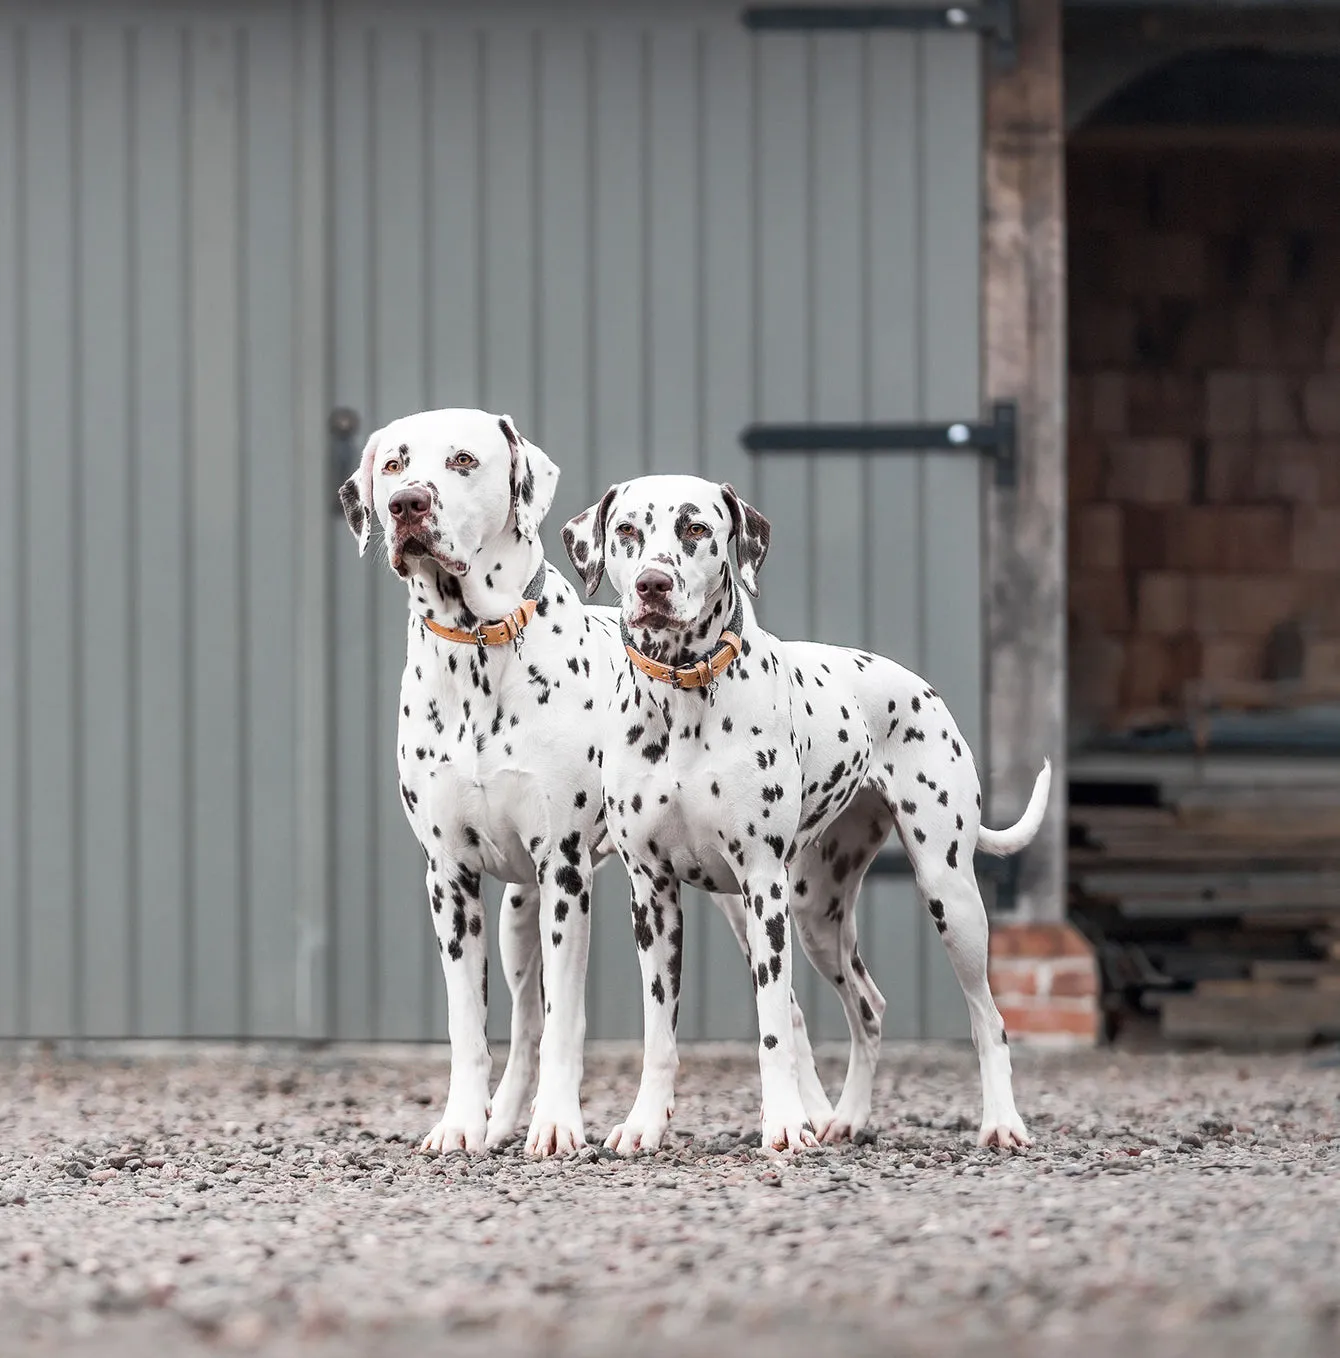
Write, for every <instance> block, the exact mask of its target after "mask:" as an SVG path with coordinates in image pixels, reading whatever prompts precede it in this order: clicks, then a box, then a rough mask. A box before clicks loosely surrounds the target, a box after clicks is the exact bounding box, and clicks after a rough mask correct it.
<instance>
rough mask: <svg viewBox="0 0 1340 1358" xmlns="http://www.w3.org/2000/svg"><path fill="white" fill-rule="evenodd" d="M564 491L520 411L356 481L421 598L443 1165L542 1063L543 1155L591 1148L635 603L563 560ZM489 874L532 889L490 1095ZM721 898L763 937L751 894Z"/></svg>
mask: <svg viewBox="0 0 1340 1358" xmlns="http://www.w3.org/2000/svg"><path fill="white" fill-rule="evenodd" d="M557 482H558V468H557V467H556V466H555V465H554V463H553V462H552V461H550V459H549V458H548V457H547V456H546V455H545V453H544V452H543V451H542V450H541V449H540V448H538V447H537V446H536V445H535V444H533V443H530V442H528V441H527V440H526V439H524V438H522V437H521V435H520V434H519V433H518V432H517V430H516V427H515V426H514V424H513V422H512V421H511V419H509V418H508V417H507V416H506V415H491V414H488V413H487V412H485V411H482V410H465V409H456V410H434V411H425V412H423V413H420V414H416V415H410V416H407V417H405V418H403V419H398V420H395V421H393V422H392V423H390V424H388V425H386V426H385V428H382V429H378V430H377V431H376V432H375V433H373V434H372V436H371V437H370V438H369V439H368V441H367V444H366V446H365V447H364V449H363V455H362V459H361V461H360V464H359V467H358V470H357V471H356V472H355V473H354V475H353V476H351V477H350V478H349V479H348V481H346V482H345V483H344V485H343V486H342V487H341V488H340V500H341V502H342V504H343V506H344V511H345V515H346V517H347V519H348V521H349V526H350V528H351V529H352V530H353V533H354V536H355V537H356V538H357V539H358V544H359V552H360V555H361V554H363V553H364V552H366V550H367V547H368V543H369V541H370V538H371V529H372V521H373V519H374V517H375V518H376V519H377V520H378V521H379V523H380V525H381V528H382V531H383V535H384V540H385V544H386V549H387V560H388V563H389V565H390V566H391V568H392V570H394V571H395V572H396V574H397V575H399V576H400V577H401V578H402V579H403V580H404V581H405V583H406V585H407V587H408V594H409V624H408V640H407V653H406V660H405V670H404V675H403V678H402V680H401V689H400V717H399V731H398V738H397V759H398V767H399V772H400V786H401V797H402V799H403V802H404V807H405V811H406V814H407V816H408V818H409V823H410V825H411V827H412V828H413V831H414V834H415V836H416V838H417V839H418V841H419V844H420V845H421V847H422V849H423V853H424V857H425V858H426V859H427V861H428V881H427V885H428V895H429V900H430V904H431V908H432V912H433V913H432V918H433V925H434V928H435V931H436V933H437V941H438V946H439V948H440V950H441V953H442V969H443V974H444V977H445V980H446V986H447V1006H448V1030H449V1034H450V1039H451V1083H450V1087H449V1092H448V1095H447V1100H446V1107H445V1108H444V1110H443V1113H442V1117H441V1118H440V1119H439V1121H438V1123H437V1125H436V1126H435V1127H434V1128H433V1129H432V1130H431V1131H430V1132H429V1134H428V1135H427V1137H426V1138H425V1139H424V1143H423V1149H425V1150H429V1151H450V1150H465V1151H469V1152H478V1151H482V1150H484V1149H485V1148H486V1147H489V1146H494V1145H497V1144H498V1143H500V1142H501V1141H503V1140H505V1139H506V1138H508V1137H509V1136H511V1134H512V1133H513V1132H514V1130H515V1129H516V1126H517V1123H518V1121H519V1120H520V1118H521V1116H522V1112H523V1108H524V1105H525V1102H526V1099H527V1097H528V1095H529V1093H530V1091H531V1089H532V1087H533V1085H534V1082H535V1078H536V1068H537V1065H538V1089H537V1090H536V1093H535V1099H534V1103H533V1106H532V1116H531V1121H530V1129H529V1132H528V1135H527V1138H526V1146H527V1149H528V1151H529V1152H530V1153H531V1154H533V1155H539V1156H544V1155H551V1154H558V1155H563V1154H570V1153H572V1152H573V1151H575V1150H577V1149H578V1148H580V1147H581V1146H582V1145H583V1144H584V1128H583V1121H582V1110H581V1102H580V1086H581V1077H582V1047H583V1042H584V1038H585V1031H586V1017H585V1014H586V1010H585V980H586V963H587V945H588V940H589V933H590V918H589V911H590V902H591V879H592V873H593V871H594V869H595V867H596V865H597V864H598V863H599V862H600V861H601V860H602V859H605V858H607V857H609V855H610V853H611V847H610V844H609V839H608V836H607V835H606V833H605V824H604V819H605V818H604V809H603V807H602V804H601V796H600V763H601V759H602V753H603V743H604V735H605V732H606V730H607V723H608V715H607V714H608V707H609V701H610V694H611V690H612V686H613V681H614V676H615V664H616V662H618V663H620V664H621V663H622V657H623V652H622V646H621V643H620V640H619V625H618V615H617V613H616V612H615V610H613V609H606V608H587V607H585V606H584V605H583V604H582V602H581V601H580V599H579V597H578V595H577V592H576V590H574V589H573V587H572V586H571V585H570V584H569V583H568V582H567V580H565V579H564V577H563V576H562V575H560V574H559V572H558V571H556V570H554V569H553V567H552V566H549V565H547V564H546V562H545V560H544V552H543V548H542V546H541V544H540V540H539V525H540V523H541V522H542V520H543V519H544V516H545V514H546V513H547V512H548V509H549V506H550V504H551V503H552V501H553V497H554V490H555V487H556V485H557ZM486 873H487V874H489V875H490V876H493V877H497V878H501V879H503V880H506V881H510V882H511V883H513V885H511V886H509V887H508V889H507V890H506V892H505V893H504V905H503V913H502V920H501V926H502V927H501V935H500V950H501V954H502V961H503V966H504V968H505V971H506V980H507V985H508V989H509V990H510V992H511V997H512V1029H511V1038H512V1040H511V1045H510V1047H509V1050H508V1057H507V1065H506V1068H505V1070H504V1072H503V1075H502V1079H501V1081H500V1083H499V1085H498V1089H497V1092H496V1093H495V1094H494V1096H493V1098H492V1099H491V1100H490V1097H489V1078H490V1057H489V1049H488V1042H487V1038H486V1035H485V1017H486V1012H487V1004H488V977H487V946H486V945H487V940H486V936H485V928H486V922H485V915H484V904H483V898H482V894H481V876H482V875H483V874H486ZM718 904H719V905H720V906H721V907H722V909H723V910H724V911H725V912H726V914H727V916H728V917H729V918H730V920H731V924H732V927H733V929H734V930H735V932H736V935H737V937H740V938H741V939H743V936H744V928H745V926H744V912H743V909H742V904H741V902H740V900H739V898H738V897H723V898H720V899H718ZM676 946H678V944H676ZM541 959H542V961H541ZM541 965H542V967H543V972H541ZM542 975H543V985H542V984H541V976H542ZM793 1026H794V1030H795V1035H796V1042H797V1050H798V1052H799V1053H800V1057H801V1065H802V1068H803V1069H804V1070H805V1071H806V1073H805V1075H804V1077H803V1078H804V1080H805V1082H806V1085H807V1087H809V1088H811V1089H820V1087H819V1082H818V1078H817V1076H816V1075H815V1073H814V1062H813V1057H812V1055H811V1053H810V1048H809V1041H808V1038H807V1036H806V1034H805V1028H804V1019H803V1018H802V1017H801V1014H800V1010H799V1007H798V1006H796V1005H795V1004H794V1001H793V1002H792V1006H791V1014H790V1017H789V1021H788V1028H791V1027H793ZM818 1097H819V1098H822V1090H821V1089H820V1092H819V1095H818Z"/></svg>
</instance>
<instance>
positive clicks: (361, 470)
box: [340, 429, 382, 556]
mask: <svg viewBox="0 0 1340 1358" xmlns="http://www.w3.org/2000/svg"><path fill="white" fill-rule="evenodd" d="M381 434H382V431H381V430H380V429H376V430H374V431H373V432H372V434H371V435H370V436H369V438H368V441H367V442H366V443H365V444H364V445H363V456H362V458H361V459H360V460H359V463H358V470H357V471H356V472H355V473H354V474H353V475H352V476H351V477H350V478H349V479H348V480H347V481H346V482H345V483H344V484H343V485H342V486H341V487H340V506H341V508H343V510H344V517H345V518H346V519H347V520H348V522H349V531H350V532H351V533H352V534H353V535H354V537H356V538H357V539H358V554H359V556H362V555H363V553H364V552H366V551H367V549H368V539H369V538H370V537H371V535H372V459H373V457H374V456H375V455H376V452H377V440H378V439H379V438H381Z"/></svg>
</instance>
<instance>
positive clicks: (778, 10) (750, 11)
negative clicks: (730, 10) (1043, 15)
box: [740, 0, 1018, 71]
mask: <svg viewBox="0 0 1340 1358" xmlns="http://www.w3.org/2000/svg"><path fill="white" fill-rule="evenodd" d="M740 22H741V23H743V24H744V26H745V27H746V28H748V29H752V30H754V31H755V32H767V33H779V32H795V31H797V30H806V29H841V30H844V31H846V32H851V31H853V30H860V29H869V28H903V29H922V30H925V29H940V30H942V31H946V32H950V33H982V34H986V35H989V36H990V37H991V39H992V56H993V60H994V63H995V65H996V68H997V69H998V70H1002V71H1009V70H1013V69H1014V64H1015V61H1016V60H1017V58H1018V51H1017V45H1016V39H1015V14H1014V0H979V2H978V3H976V4H962V5H954V4H951V5H750V6H749V7H748V8H747V9H745V10H743V11H742V12H741V14H740Z"/></svg>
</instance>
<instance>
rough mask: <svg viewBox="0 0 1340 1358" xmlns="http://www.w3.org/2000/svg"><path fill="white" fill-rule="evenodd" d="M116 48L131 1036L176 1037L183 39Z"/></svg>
mask: <svg viewBox="0 0 1340 1358" xmlns="http://www.w3.org/2000/svg"><path fill="white" fill-rule="evenodd" d="M130 42H131V97H132V99H133V108H132V119H131V133H132V135H131V161H132V165H131V203H132V207H133V212H134V217H133V226H132V231H131V237H132V256H131V262H130V304H129V315H128V317H127V321H128V331H129V339H130V351H131V367H132V374H131V379H130V380H131V389H132V406H131V438H130V446H131V449H132V453H133V458H132V464H131V466H130V468H129V475H130V477H131V482H132V486H133V489H134V493H133V495H132V497H131V499H132V504H133V506H134V512H135V514H136V521H135V529H136V531H135V533H134V538H133V541H134V544H135V578H134V597H135V604H136V615H137V616H136V622H135V648H134V663H135V674H136V699H137V703H136V711H135V717H134V722H133V728H134V739H133V745H132V749H133V755H134V767H135V769H136V774H137V787H136V789H135V803H136V805H135V827H136V838H135V844H134V848H133V853H134V860H135V865H136V879H137V903H138V916H139V918H138V926H139V927H138V934H137V945H138V957H139V975H140V977H141V978H142V991H141V995H140V1006H139V1014H138V1019H139V1026H138V1032H139V1033H140V1034H142V1035H144V1036H148V1037H156V1036H165V1037H167V1036H180V1035H182V1034H184V1033H187V1032H189V1031H190V1026H189V1013H188V1006H189V998H188V996H189V971H188V962H187V949H188V931H187V921H188V914H187V909H188V907H187V902H188V901H189V900H190V884H189V880H188V873H189V867H188V864H189V861H190V857H189V855H190V846H189V842H188V828H187V827H188V813H189V803H188V800H187V783H186V770H187V763H186V743H185V733H186V724H187V685H188V670H187V647H186V644H185V642H184V640H183V639H184V637H185V636H186V634H187V619H188V617H189V611H188V610H189V607H190V603H189V599H188V586H187V577H186V570H185V565H186V560H187V557H188V554H189V552H190V543H189V538H188V535H187V533H186V521H187V519H186V515H187V507H188V502H187V484H188V482H187V477H186V456H185V450H186V449H187V447H188V446H189V435H188V430H187V419H188V416H187V404H186V402H187V353H188V345H187V337H186V290H185V277H186V270H187V267H188V255H187V239H188V229H187V222H186V192H187V190H186V167H187V151H186V139H185V132H186V128H185V123H186V108H187V75H186V65H185V49H186V34H185V33H184V32H183V31H182V30H181V29H179V28H178V27H177V26H176V25H160V24H146V25H145V26H144V27H143V28H141V29H139V30H138V31H137V32H135V33H134V34H133V35H132V37H131V39H130Z"/></svg>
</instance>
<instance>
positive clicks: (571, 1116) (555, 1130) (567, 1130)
mask: <svg viewBox="0 0 1340 1358" xmlns="http://www.w3.org/2000/svg"><path fill="white" fill-rule="evenodd" d="M585 1145H586V1131H585V1129H584V1128H583V1126H582V1110H581V1106H580V1104H574V1105H573V1106H571V1107H567V1106H562V1105H559V1104H546V1103H545V1102H544V1101H543V1100H541V1099H537V1100H536V1101H535V1111H534V1113H533V1114H532V1116H531V1120H530V1131H529V1132H528V1133H527V1134H526V1154H527V1155H529V1156H533V1157H534V1158H535V1159H537V1160H544V1159H547V1158H548V1157H550V1156H565V1155H576V1154H577V1152H578V1151H579V1150H581V1149H582V1147H583V1146H585Z"/></svg>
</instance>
